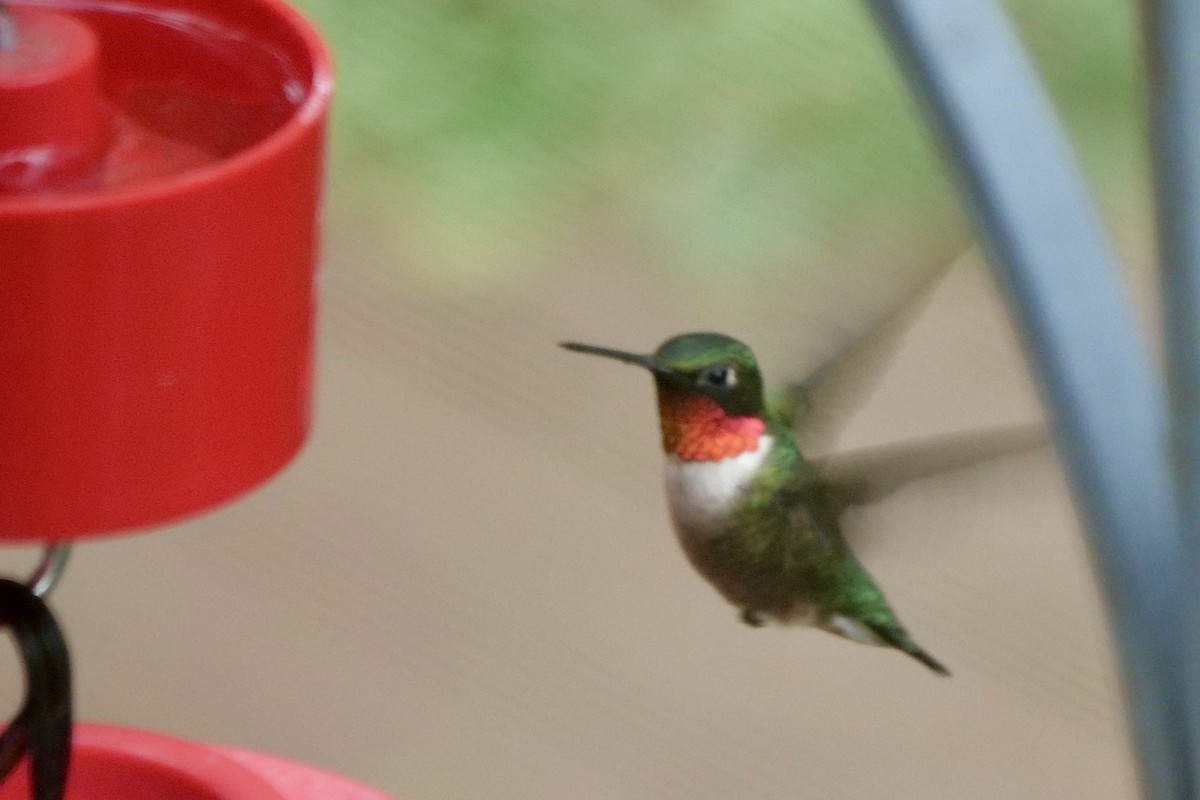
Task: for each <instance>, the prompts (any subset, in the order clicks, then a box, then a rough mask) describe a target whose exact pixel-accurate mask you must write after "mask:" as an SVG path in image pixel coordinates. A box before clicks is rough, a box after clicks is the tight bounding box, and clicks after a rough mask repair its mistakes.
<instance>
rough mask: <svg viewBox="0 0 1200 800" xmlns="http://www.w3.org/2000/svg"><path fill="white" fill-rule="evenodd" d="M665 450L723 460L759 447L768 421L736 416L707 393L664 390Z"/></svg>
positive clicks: (696, 458)
mask: <svg viewBox="0 0 1200 800" xmlns="http://www.w3.org/2000/svg"><path fill="white" fill-rule="evenodd" d="M658 414H659V421H660V422H661V423H662V437H663V450H665V451H666V452H668V453H674V454H675V455H677V456H679V457H680V458H682V459H683V460H684V461H720V460H721V459H723V458H729V457H731V456H736V455H739V454H741V453H745V452H747V451H749V450H754V449H755V448H757V447H758V440H759V438H760V437H761V436H762V435H763V431H764V430H766V427H767V425H766V423H765V422H763V420H761V419H759V418H758V417H734V416H730V415H729V414H727V413H726V412H725V409H723V408H721V406H720V405H719V404H718V403H717V401H716V400H713V399H712V398H711V397H708V396H707V395H703V394H683V393H676V392H660V393H659V396H658Z"/></svg>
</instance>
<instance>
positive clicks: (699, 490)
mask: <svg viewBox="0 0 1200 800" xmlns="http://www.w3.org/2000/svg"><path fill="white" fill-rule="evenodd" d="M773 443H774V440H773V439H772V438H771V437H770V436H768V435H763V436H762V437H760V438H759V440H758V447H757V448H755V449H754V450H748V451H746V452H745V453H742V454H740V455H736V456H730V457H729V458H723V459H721V460H720V461H684V460H683V459H681V458H680V457H679V456H677V455H674V454H670V455H668V456H667V466H666V479H667V504H668V506H669V507H670V510H671V521H672V522H674V523H675V530H676V532H677V533H678V534H679V535H680V536H681V537H683V536H700V537H704V536H716V535H717V534H719V533H720V532H721V528H722V526H723V524H724V522H725V520H726V519H727V518H728V516H729V512H730V510H731V509H732V508H733V506H734V505H735V504H736V503H737V501H738V500H740V499H741V498H742V496H743V495H744V494H745V492H746V489H747V487H748V486H749V484H750V481H751V479H752V478H753V477H754V474H755V473H756V472H758V468H759V467H761V466H762V463H763V461H764V459H766V457H767V453H769V452H770V451H771V445H772V444H773Z"/></svg>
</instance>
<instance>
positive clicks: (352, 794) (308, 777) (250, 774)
mask: <svg viewBox="0 0 1200 800" xmlns="http://www.w3.org/2000/svg"><path fill="white" fill-rule="evenodd" d="M29 789H30V783H29V770H28V768H27V765H24V764H23V765H21V766H20V767H19V768H18V769H17V771H16V772H14V773H13V775H12V777H11V778H10V779H9V780H8V781H7V782H5V783H4V784H3V786H0V800H26V798H28V797H29V796H30V794H29ZM66 800H388V798H386V797H385V796H384V795H381V794H379V793H378V792H375V791H373V790H371V789H368V788H367V787H365V786H362V785H361V784H357V783H354V782H353V781H348V780H346V779H345V778H341V777H339V776H337V775H331V774H329V773H328V772H324V771H322V770H317V769H313V768H312V767H308V766H305V765H303V764H297V763H295V762H292V761H286V760H284V759H279V758H272V757H271V756H264V755H262V754H260V753H252V752H248V751H245V750H234V749H230V748H224V747H212V746H209V745H203V744H196V743H194V742H185V741H182V740H179V739H175V738H173V737H170V736H162V735H160V734H157V733H149V732H147V731H138V730H130V729H128V728H117V727H112V726H109V725H79V726H76V728H75V746H74V748H73V758H72V763H71V773H70V777H69V778H68V780H67V792H66Z"/></svg>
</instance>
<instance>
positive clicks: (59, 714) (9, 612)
mask: <svg viewBox="0 0 1200 800" xmlns="http://www.w3.org/2000/svg"><path fill="white" fill-rule="evenodd" d="M68 551H69V547H68V546H66V545H52V546H50V547H48V548H46V551H45V554H44V556H43V559H42V562H41V564H39V565H38V567H37V568H36V569H35V570H34V572H33V574H32V575H31V576H30V577H29V579H28V580H27V581H25V582H19V581H13V580H7V579H0V626H3V625H7V626H8V627H9V628H10V630H11V631H12V635H13V639H14V640H15V642H16V645H17V650H18V652H19V654H20V656H21V662H22V664H23V666H24V668H25V699H24V702H23V703H22V704H21V708H20V710H18V711H17V714H16V716H14V717H13V719H12V720H11V721H10V723H9V725H8V727H7V728H5V730H4V732H3V733H0V781H2V780H4V779H5V778H7V777H8V776H9V775H10V774H11V773H12V771H13V769H14V768H15V767H16V766H17V764H18V763H20V761H21V759H22V757H24V756H25V755H28V756H29V761H30V769H31V778H32V780H31V784H30V786H31V797H32V798H33V800H62V797H63V794H64V792H65V791H66V781H67V768H68V765H69V762H70V755H71V720H72V711H71V662H70V657H69V655H68V652H67V643H66V640H65V639H64V638H63V635H62V630H61V629H60V628H59V627H58V623H57V622H56V621H55V619H54V615H53V614H52V613H51V612H50V609H49V607H48V606H47V605H46V603H45V601H44V600H43V599H42V598H43V597H44V596H45V595H46V594H47V593H48V592H49V591H50V590H51V589H52V588H54V585H55V584H56V583H57V582H58V579H59V578H60V577H61V576H62V572H63V570H64V568H65V566H66V561H67V553H68Z"/></svg>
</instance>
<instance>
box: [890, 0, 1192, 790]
mask: <svg viewBox="0 0 1200 800" xmlns="http://www.w3.org/2000/svg"><path fill="white" fill-rule="evenodd" d="M1185 1H1188V2H1194V0H1185ZM869 5H870V6H871V8H872V10H873V11H874V12H875V14H876V16H877V18H878V20H879V22H880V23H881V24H882V26H883V28H884V30H885V32H886V33H887V36H888V39H889V42H890V43H891V45H892V47H893V48H894V49H895V50H896V52H897V54H898V55H899V58H900V61H901V63H902V65H903V67H904V69H905V70H906V72H907V75H908V78H909V80H910V83H911V85H912V86H913V88H914V90H915V91H916V93H917V96H918V97H919V98H920V99H921V100H922V101H923V102H924V103H925V104H926V105H927V106H928V110H929V111H930V114H929V119H930V120H931V121H932V122H933V124H934V125H935V127H936V129H937V131H938V133H939V134H940V136H941V143H942V145H943V146H944V148H945V152H946V156H947V159H948V162H949V165H950V167H951V170H952V172H953V174H954V177H955V178H956V180H957V181H958V184H959V186H960V188H961V190H962V191H963V193H964V195H965V196H966V198H967V200H968V205H969V208H970V210H971V212H972V214H973V218H974V221H975V224H976V226H977V228H978V231H979V235H980V237H981V239H982V241H983V244H984V247H985V249H986V251H987V253H988V256H989V260H990V261H991V263H992V265H993V268H994V269H995V271H996V273H997V275H998V277H999V282H1000V284H1001V287H1002V288H1003V289H1004V291H1005V293H1006V294H1007V296H1008V300H1009V306H1010V308H1011V309H1012V311H1013V313H1014V315H1015V316H1016V318H1017V320H1018V321H1019V323H1020V327H1021V328H1022V329H1023V332H1024V338H1025V349H1026V355H1027V357H1028V359H1029V361H1030V363H1031V365H1032V367H1033V370H1034V373H1035V375H1036V376H1037V378H1038V380H1039V384H1040V386H1041V390H1042V395H1043V399H1044V401H1045V403H1046V406H1047V408H1048V410H1049V413H1050V416H1051V420H1052V422H1053V423H1054V427H1055V432H1056V436H1057V439H1058V446H1059V452H1060V454H1061V456H1062V458H1063V461H1064V463H1065V466H1066V468H1067V471H1068V473H1069V475H1070V477H1071V479H1072V485H1073V488H1074V492H1075V495H1076V501H1077V504H1078V506H1079V508H1080V510H1081V513H1082V517H1083V520H1084V522H1085V524H1086V527H1087V529H1088V531H1089V534H1090V535H1089V539H1090V544H1091V551H1092V554H1093V558H1094V561H1095V564H1096V567H1097V569H1098V572H1099V575H1100V582H1101V586H1102V588H1103V589H1104V592H1105V595H1106V598H1107V601H1108V607H1109V615H1110V624H1111V626H1112V630H1113V634H1114V637H1115V639H1116V643H1117V646H1118V651H1119V654H1120V656H1121V660H1122V668H1123V674H1124V679H1125V687H1126V691H1127V694H1128V699H1129V714H1130V717H1131V725H1132V730H1133V735H1134V738H1135V740H1136V746H1137V754H1138V757H1139V761H1140V767H1141V778H1142V786H1143V791H1144V795H1145V796H1146V797H1148V798H1153V799H1154V800H1167V799H1168V798H1171V799H1176V798H1187V797H1192V796H1193V784H1192V777H1191V771H1190V768H1189V763H1188V755H1189V743H1188V742H1189V737H1188V729H1187V727H1186V723H1187V718H1186V714H1185V713H1184V711H1183V704H1182V702H1181V701H1182V700H1183V699H1184V698H1183V697H1182V695H1183V692H1182V687H1181V684H1180V682H1179V672H1180V666H1181V659H1180V642H1179V636H1178V619H1179V613H1180V593H1179V578H1180V574H1181V570H1180V568H1179V558H1178V554H1179V549H1178V547H1179V545H1178V543H1179V535H1178V530H1179V526H1178V522H1177V510H1176V503H1175V495H1174V490H1173V478H1172V471H1171V467H1170V459H1169V457H1168V453H1167V447H1166V431H1167V423H1168V417H1167V406H1166V400H1165V397H1164V392H1163V387H1162V380H1161V377H1160V375H1159V374H1158V372H1157V371H1156V370H1155V368H1154V366H1153V363H1152V361H1151V359H1150V356H1149V353H1148V351H1147V348H1146V346H1145V343H1144V341H1143V339H1142V336H1141V335H1140V333H1139V331H1138V329H1137V327H1136V325H1135V323H1134V319H1133V316H1132V312H1131V309H1130V304H1129V302H1128V300H1127V297H1126V293H1125V289H1124V287H1123V285H1122V283H1121V280H1120V277H1119V275H1118V270H1117V265H1116V259H1115V258H1114V256H1113V253H1112V251H1111V248H1110V246H1109V245H1108V243H1107V240H1106V236H1105V234H1104V231H1103V228H1102V226H1101V224H1100V221H1099V219H1098V216H1097V214H1096V211H1095V209H1094V208H1093V206H1092V203H1091V201H1090V199H1089V196H1088V192H1087V190H1086V187H1085V185H1084V182H1083V180H1082V179H1081V177H1080V174H1079V171H1078V169H1077V167H1076V166H1075V159H1074V155H1073V153H1072V151H1071V148H1070V146H1069V145H1068V143H1067V140H1066V137H1065V135H1064V134H1063V131H1062V129H1061V126H1060V125H1059V123H1058V120H1057V118H1056V116H1055V114H1054V112H1053V109H1052V107H1051V105H1050V102H1049V100H1048V98H1047V96H1046V94H1045V92H1044V90H1043V89H1042V87H1041V84H1040V83H1039V81H1038V80H1037V76H1036V73H1035V71H1034V70H1033V68H1032V67H1031V65H1030V62H1029V59H1028V57H1027V56H1026V55H1025V53H1024V51H1023V48H1022V47H1021V45H1020V42H1019V40H1018V38H1017V36H1016V33H1015V31H1014V29H1013V27H1012V24H1011V22H1010V21H1009V19H1008V18H1007V17H1006V16H1005V14H1004V13H1003V12H1002V11H1001V10H1000V8H999V7H998V6H997V4H996V3H995V2H994V1H993V0H869ZM1030 557H1036V555H1035V554H1030Z"/></svg>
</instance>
